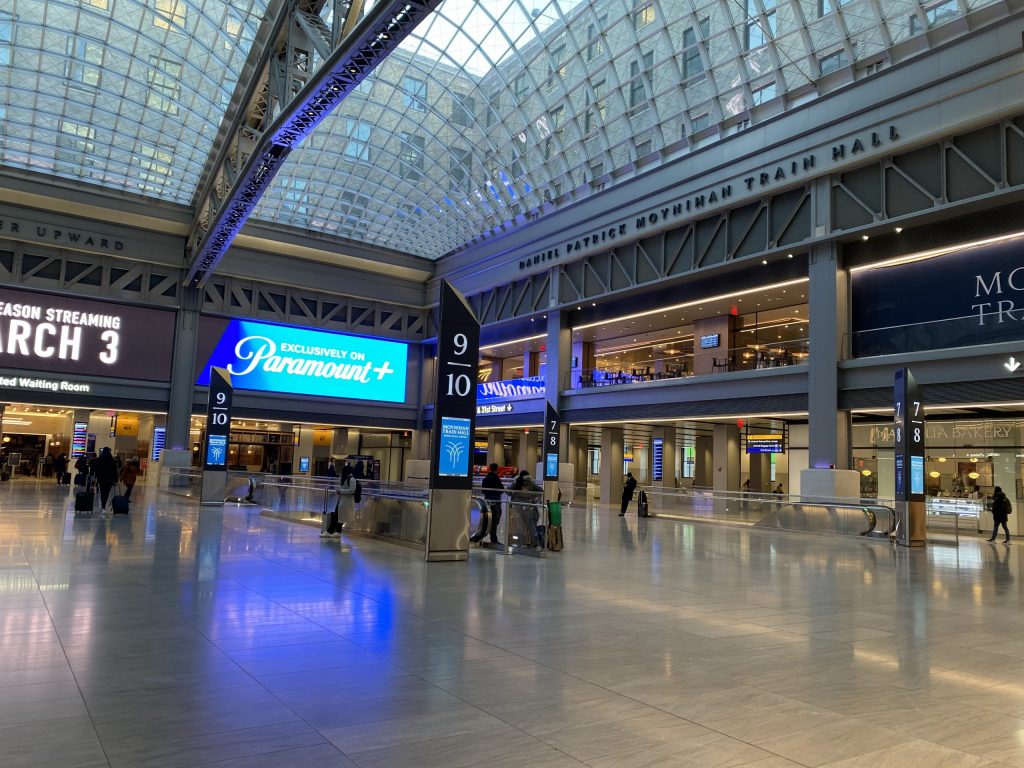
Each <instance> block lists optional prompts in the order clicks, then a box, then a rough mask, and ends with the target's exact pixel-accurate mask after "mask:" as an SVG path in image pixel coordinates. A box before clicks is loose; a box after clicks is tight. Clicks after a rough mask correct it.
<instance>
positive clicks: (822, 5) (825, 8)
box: [818, 0, 853, 16]
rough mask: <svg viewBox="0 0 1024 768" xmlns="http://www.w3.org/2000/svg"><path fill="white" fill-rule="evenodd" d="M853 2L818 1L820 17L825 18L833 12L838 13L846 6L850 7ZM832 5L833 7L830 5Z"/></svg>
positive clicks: (849, 0) (841, 0)
mask: <svg viewBox="0 0 1024 768" xmlns="http://www.w3.org/2000/svg"><path fill="white" fill-rule="evenodd" d="M852 2H853V0H818V15H819V16H824V15H825V14H826V13H831V12H832V11H838V10H839V9H840V8H842V7H843V6H844V5H849V4H850V3H852ZM830 3H831V7H829V4H830Z"/></svg>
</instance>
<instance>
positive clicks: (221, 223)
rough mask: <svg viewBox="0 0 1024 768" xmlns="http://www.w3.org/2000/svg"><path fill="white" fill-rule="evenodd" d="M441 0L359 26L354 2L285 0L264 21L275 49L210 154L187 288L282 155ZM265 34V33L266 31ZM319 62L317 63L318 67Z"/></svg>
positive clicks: (396, 1) (390, 9)
mask: <svg viewBox="0 0 1024 768" xmlns="http://www.w3.org/2000/svg"><path fill="white" fill-rule="evenodd" d="M440 2H441V0H384V1H383V2H380V3H378V4H377V5H375V6H374V7H373V8H372V9H370V11H369V12H368V14H367V15H366V16H365V17H364V18H363V19H362V20H360V21H358V23H356V22H355V20H356V19H358V18H359V15H360V12H361V5H362V1H361V0H355V2H354V3H352V4H350V3H344V2H337V0H335V1H334V6H333V8H332V11H333V13H332V14H331V15H330V18H331V20H332V26H331V27H328V26H327V24H326V23H325V22H324V21H323V19H322V16H321V11H322V9H323V2H322V0H314V2H307V1H306V0H284V2H282V3H281V4H280V5H277V6H275V7H274V10H273V11H272V13H271V14H268V19H270V21H268V25H269V30H270V31H269V33H268V34H267V38H268V39H272V40H273V41H274V43H273V46H274V47H273V50H271V51H269V52H268V51H266V50H265V51H258V52H256V53H255V54H254V59H252V60H251V63H252V64H253V66H252V67H251V71H252V72H253V73H254V76H255V80H254V81H249V82H247V83H244V84H242V85H240V89H241V90H242V91H243V92H244V93H245V95H246V98H245V102H246V104H247V108H246V109H244V110H239V111H238V112H237V113H236V115H235V117H234V120H233V123H232V125H231V126H230V127H229V129H228V130H227V131H222V133H221V139H222V141H221V142H220V146H219V147H217V148H215V150H214V152H213V153H211V157H212V158H214V160H213V161H212V164H213V167H212V168H211V167H210V166H208V168H207V171H206V172H204V179H205V182H204V183H203V184H202V185H201V188H200V191H199V193H198V194H197V196H196V198H195V201H194V206H195V209H196V217H195V220H194V221H193V224H192V227H191V230H190V232H189V236H188V239H187V241H186V254H185V256H186V264H187V265H188V267H187V275H186V282H187V283H188V284H191V285H195V286H199V285H202V284H204V283H205V282H206V281H207V280H208V278H209V275H210V273H211V272H212V271H213V270H214V269H215V268H216V266H217V263H218V262H219V261H220V259H221V258H223V256H224V254H225V253H227V250H228V248H229V247H230V245H231V242H232V241H233V240H234V238H235V236H236V235H237V234H238V232H239V230H241V228H242V226H243V225H244V224H245V222H246V220H247V219H248V218H249V215H250V214H251V213H252V212H253V210H254V209H255V208H256V205H257V203H258V202H259V200H260V197H262V195H263V194H264V193H265V192H266V191H267V189H269V187H270V185H271V183H272V182H273V180H274V176H275V175H276V174H277V172H278V171H279V170H280V169H281V166H282V165H283V164H284V161H285V159H286V158H287V157H288V155H289V153H290V152H291V151H292V150H293V149H294V148H295V147H296V146H298V144H299V143H300V142H301V141H302V140H303V139H304V138H305V137H306V136H307V135H309V133H310V132H311V131H312V130H313V129H314V128H315V127H316V126H317V125H318V124H319V123H320V122H321V121H322V120H323V119H324V118H325V117H327V115H329V114H330V113H331V111H332V110H333V109H334V108H335V107H336V106H337V105H338V104H339V103H340V102H341V101H342V100H343V99H344V98H345V97H346V96H347V95H348V94H349V93H351V92H352V91H353V90H354V89H355V88H356V86H358V85H359V83H360V82H361V81H362V80H363V78H364V77H366V75H367V74H368V73H370V72H371V71H372V70H373V69H374V68H375V67H376V66H377V65H379V64H380V63H381V62H382V61H383V60H384V59H385V58H386V57H387V56H388V54H390V53H391V52H392V51H393V50H395V48H397V47H398V45H399V44H400V43H401V42H402V40H404V39H405V38H406V37H407V36H408V35H409V33H411V32H412V30H413V29H414V28H415V27H416V25H417V24H419V23H420V22H421V21H422V20H423V19H425V18H426V17H427V16H428V15H429V14H430V13H431V11H433V10H434V8H435V7H436V6H437V5H439V4H440ZM264 31H266V30H264ZM317 61H320V62H322V63H321V64H320V66H319V67H318V66H316V62H317Z"/></svg>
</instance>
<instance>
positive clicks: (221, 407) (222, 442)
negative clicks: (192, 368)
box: [203, 368, 233, 472]
mask: <svg viewBox="0 0 1024 768" xmlns="http://www.w3.org/2000/svg"><path fill="white" fill-rule="evenodd" d="M232 393H233V388H232V386H231V375H230V374H229V373H228V372H227V371H226V370H224V369H223V368H211V369H210V399H209V400H208V401H207V404H206V453H205V454H204V457H203V469H204V470H206V471H208V472H210V471H212V472H224V471H225V470H226V469H227V463H228V436H229V435H230V433H231V399H232Z"/></svg>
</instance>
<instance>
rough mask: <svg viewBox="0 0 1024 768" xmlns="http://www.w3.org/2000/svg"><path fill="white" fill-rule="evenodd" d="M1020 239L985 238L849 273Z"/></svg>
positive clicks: (1016, 236)
mask: <svg viewBox="0 0 1024 768" xmlns="http://www.w3.org/2000/svg"><path fill="white" fill-rule="evenodd" d="M1022 237H1024V232H1014V233H1013V234H1012V235H1000V236H999V237H986V238H983V239H981V240H973V241H971V242H969V243H960V244H958V245H951V246H945V247H942V248H934V249H932V250H930V251H919V252H918V253H912V254H908V255H907V256H897V257H896V258H894V259H887V260H886V261H879V262H877V263H875V264H866V265H864V266H863V267H853V268H852V269H850V272H863V271H864V270H867V269H882V268H883V267H894V266H896V265H898V264H909V263H910V262H913V261H922V260H924V259H934V258H936V257H937V256H945V255H946V254H947V253H955V252H957V251H968V250H970V249H971V248H980V247H981V246H983V245H994V244H995V243H1005V242H1007V241H1009V240H1017V239H1020V238H1022Z"/></svg>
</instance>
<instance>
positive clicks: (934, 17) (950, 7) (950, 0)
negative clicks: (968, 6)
mask: <svg viewBox="0 0 1024 768" xmlns="http://www.w3.org/2000/svg"><path fill="white" fill-rule="evenodd" d="M959 15H960V6H959V4H958V3H957V0H942V1H941V2H938V3H929V4H927V5H925V7H924V19H925V23H926V24H927V25H928V29H931V28H932V27H936V26H938V25H939V24H944V23H945V22H947V21H952V20H953V19H955V18H956V17H957V16H959ZM922 31H923V30H922V29H921V19H920V17H919V16H917V14H914V15H913V16H911V17H910V34H912V35H918V34H920V33H921V32H922Z"/></svg>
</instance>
